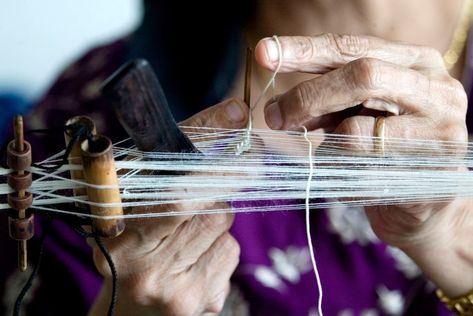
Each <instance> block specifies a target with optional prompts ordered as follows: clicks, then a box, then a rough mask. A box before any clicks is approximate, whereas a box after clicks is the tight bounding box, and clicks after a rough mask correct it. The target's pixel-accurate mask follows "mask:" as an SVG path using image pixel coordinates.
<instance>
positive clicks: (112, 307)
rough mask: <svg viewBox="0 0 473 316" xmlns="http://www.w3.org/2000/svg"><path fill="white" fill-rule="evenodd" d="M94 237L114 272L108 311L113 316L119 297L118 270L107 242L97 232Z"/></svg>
mask: <svg viewBox="0 0 473 316" xmlns="http://www.w3.org/2000/svg"><path fill="white" fill-rule="evenodd" d="M86 233H87V232H86ZM93 237H94V239H95V242H96V243H97V245H98V246H99V248H100V251H102V254H103V255H104V257H105V259H106V260H107V262H108V266H109V267H110V271H111V272H112V298H111V301H110V305H109V307H108V313H107V315H108V316H112V315H113V314H114V313H115V306H116V305H117V298H118V275H117V270H116V269H115V264H114V263H113V259H112V256H111V255H110V252H109V251H108V249H107V247H105V244H104V243H103V240H102V238H101V237H100V236H99V235H98V234H96V233H94V234H93Z"/></svg>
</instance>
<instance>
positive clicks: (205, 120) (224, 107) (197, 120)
mask: <svg viewBox="0 0 473 316" xmlns="http://www.w3.org/2000/svg"><path fill="white" fill-rule="evenodd" d="M248 109H249V108H248V105H246V104H245V103H244V102H243V101H240V100H238V99H228V100H225V101H223V102H221V103H219V104H216V105H214V106H211V107H209V108H207V109H205V110H203V111H201V112H199V113H197V114H195V115H194V116H192V117H190V118H188V119H187V120H185V121H182V122H181V123H180V124H179V125H180V126H193V127H214V128H234V129H236V128H242V127H244V126H245V125H246V122H247V120H248Z"/></svg>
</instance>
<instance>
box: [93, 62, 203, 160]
mask: <svg viewBox="0 0 473 316" xmlns="http://www.w3.org/2000/svg"><path fill="white" fill-rule="evenodd" d="M102 94H103V95H104V97H105V98H106V99H107V100H108V101H109V102H110V103H111V104H112V105H113V107H114V109H115V112H116V113H117V116H118V120H119V121H120V123H121V124H122V126H123V127H124V128H125V130H126V132H127V133H128V135H130V137H131V138H132V139H133V141H134V142H135V144H136V146H137V147H138V149H140V150H143V151H157V150H159V151H167V152H198V150H197V149H196V148H195V147H194V145H193V144H192V142H191V141H190V140H189V139H188V138H187V136H186V135H184V134H183V133H182V131H181V130H180V129H179V127H178V126H177V124H176V122H175V120H174V117H173V116H172V114H171V111H170V110H169V106H168V103H167V100H166V97H165V96H164V92H163V89H162V88H161V85H160V83H159V81H158V78H157V77H156V75H155V73H154V71H153V69H152V68H151V66H150V65H149V63H148V62H147V61H146V60H143V59H137V60H134V61H131V62H129V63H127V64H125V65H124V66H122V67H121V68H120V69H118V70H117V71H116V72H115V73H114V74H112V75H111V76H110V77H109V78H108V79H107V80H106V81H105V82H104V85H103V86H102Z"/></svg>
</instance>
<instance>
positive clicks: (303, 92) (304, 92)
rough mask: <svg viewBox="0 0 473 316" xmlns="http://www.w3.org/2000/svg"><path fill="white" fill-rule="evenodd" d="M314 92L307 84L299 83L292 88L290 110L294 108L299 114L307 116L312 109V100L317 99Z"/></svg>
mask: <svg viewBox="0 0 473 316" xmlns="http://www.w3.org/2000/svg"><path fill="white" fill-rule="evenodd" d="M315 94H316V91H315V90H314V89H312V87H311V85H310V83H309V82H307V81H305V82H302V83H300V84H299V85H297V86H296V87H295V88H294V92H293V95H294V97H293V98H292V99H293V102H294V104H293V105H292V106H291V107H292V108H293V107H294V106H295V107H296V108H297V109H298V110H299V111H298V113H299V114H304V115H307V114H308V113H309V112H310V108H311V107H312V103H313V100H315V99H317V96H316V95H315Z"/></svg>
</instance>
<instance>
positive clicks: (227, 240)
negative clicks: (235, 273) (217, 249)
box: [221, 233, 240, 261]
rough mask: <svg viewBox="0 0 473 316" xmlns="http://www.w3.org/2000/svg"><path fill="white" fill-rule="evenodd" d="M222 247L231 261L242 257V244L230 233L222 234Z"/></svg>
mask: <svg viewBox="0 0 473 316" xmlns="http://www.w3.org/2000/svg"><path fill="white" fill-rule="evenodd" d="M221 249H222V252H223V253H225V254H226V256H227V258H229V260H230V261H234V260H235V259H236V260H238V259H239V257H240V245H239V244H238V242H237V241H236V239H235V238H234V237H233V236H232V235H231V234H230V233H225V234H224V235H223V236H222V245H221Z"/></svg>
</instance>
